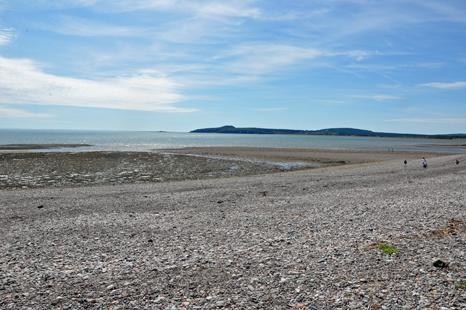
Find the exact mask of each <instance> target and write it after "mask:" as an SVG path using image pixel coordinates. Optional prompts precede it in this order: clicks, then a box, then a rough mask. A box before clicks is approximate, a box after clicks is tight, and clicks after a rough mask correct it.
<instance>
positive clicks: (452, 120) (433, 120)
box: [385, 118, 466, 124]
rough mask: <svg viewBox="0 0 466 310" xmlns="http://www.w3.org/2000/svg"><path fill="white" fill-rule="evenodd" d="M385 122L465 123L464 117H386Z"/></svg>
mask: <svg viewBox="0 0 466 310" xmlns="http://www.w3.org/2000/svg"><path fill="white" fill-rule="evenodd" d="M385 121H386V122H403V123H430V124H451V123H466V118H400V119H387V120H385Z"/></svg>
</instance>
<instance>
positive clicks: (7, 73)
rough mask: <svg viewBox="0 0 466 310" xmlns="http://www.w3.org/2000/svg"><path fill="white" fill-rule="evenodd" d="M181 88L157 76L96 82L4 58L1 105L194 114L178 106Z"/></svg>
mask: <svg viewBox="0 0 466 310" xmlns="http://www.w3.org/2000/svg"><path fill="white" fill-rule="evenodd" d="M179 86H180V85H178V84H177V83H175V82H174V81H172V80H171V79H170V78H168V77H165V76H163V75H160V74H156V73H154V72H140V73H139V74H132V75H128V76H117V77H112V78H101V79H96V80H91V79H78V78H72V77H62V76H56V75H52V74H48V73H45V72H43V71H42V70H41V69H40V68H39V67H38V65H37V64H35V63H34V62H33V61H31V60H28V59H7V58H3V57H1V56H0V102H2V103H4V104H35V105H60V106H76V107H91V108H106V109H122V110H139V111H157V112H193V111H195V109H185V108H178V107H176V106H175V105H174V104H175V103H177V102H180V101H182V100H184V99H185V98H184V96H182V95H181V94H180V93H179V90H178V89H179Z"/></svg>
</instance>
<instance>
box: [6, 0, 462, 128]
mask: <svg viewBox="0 0 466 310" xmlns="http://www.w3.org/2000/svg"><path fill="white" fill-rule="evenodd" d="M223 125H233V126H236V127H260V128H277V129H278V128H280V129H301V130H318V129H325V128H336V127H351V128H359V129H366V130H373V131H378V132H395V133H417V134H449V133H466V1H464V0H439V1H437V0H385V1H376V0H312V1H302V0H300V1H296V0H283V1H282V0H267V1H263V0H258V1H256V0H206V1H204V0H171V1H169V0H131V1H130V0H68V1H64V0H63V1H61V0H34V1H30V0H0V128H4V129H5V128H15V129H76V130H82V129H84V130H134V131H140V130H144V131H146V130H149V131H152V130H153V131H159V130H160V131H175V132H187V131H191V130H194V129H198V128H207V127H220V126H223Z"/></svg>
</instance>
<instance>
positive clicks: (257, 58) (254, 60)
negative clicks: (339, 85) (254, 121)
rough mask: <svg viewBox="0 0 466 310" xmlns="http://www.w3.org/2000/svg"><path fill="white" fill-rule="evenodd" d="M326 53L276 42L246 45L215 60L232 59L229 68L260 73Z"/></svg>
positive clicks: (244, 72)
mask: <svg viewBox="0 0 466 310" xmlns="http://www.w3.org/2000/svg"><path fill="white" fill-rule="evenodd" d="M325 55H328V53H326V52H324V51H320V50H318V49H315V48H301V47H296V46H290V45H275V44H267V45H244V46H240V47H237V48H236V49H234V50H233V51H232V52H230V53H227V54H225V55H219V56H216V57H215V58H213V60H218V59H223V58H226V59H232V61H231V62H229V63H228V62H227V64H226V69H227V70H229V71H231V72H237V73H242V74H251V75H257V74H259V75H260V74H265V73H269V72H273V71H277V70H280V69H282V68H283V67H285V66H290V65H294V64H296V63H298V62H301V61H303V60H307V59H313V58H316V57H318V56H325Z"/></svg>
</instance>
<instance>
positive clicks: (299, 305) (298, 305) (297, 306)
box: [296, 304, 304, 308]
mask: <svg viewBox="0 0 466 310" xmlns="http://www.w3.org/2000/svg"><path fill="white" fill-rule="evenodd" d="M296 308H304V304H297V305H296Z"/></svg>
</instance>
